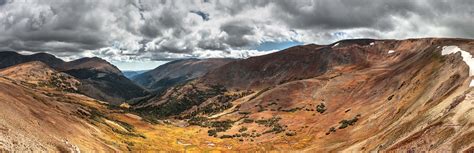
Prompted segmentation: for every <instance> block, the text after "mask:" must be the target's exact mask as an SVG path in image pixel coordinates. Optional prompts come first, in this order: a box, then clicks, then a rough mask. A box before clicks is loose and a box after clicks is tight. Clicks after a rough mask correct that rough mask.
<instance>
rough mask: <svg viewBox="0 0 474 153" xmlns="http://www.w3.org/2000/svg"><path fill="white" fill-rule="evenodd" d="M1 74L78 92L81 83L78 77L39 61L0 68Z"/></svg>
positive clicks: (29, 83)
mask: <svg viewBox="0 0 474 153" xmlns="http://www.w3.org/2000/svg"><path fill="white" fill-rule="evenodd" d="M0 76H3V77H6V78H10V79H15V80H17V81H22V82H24V83H27V84H28V85H30V86H34V87H36V86H38V87H44V88H55V89H58V90H60V91H69V92H78V90H79V89H78V87H79V86H80V85H81V82H80V81H78V80H76V78H74V77H72V76H70V75H68V74H65V73H61V72H58V71H56V70H54V69H52V68H51V67H49V66H48V65H46V64H44V63H42V62H39V61H33V62H27V63H23V64H19V65H15V66H12V67H8V68H5V69H0Z"/></svg>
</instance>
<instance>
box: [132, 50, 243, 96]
mask: <svg viewBox="0 0 474 153" xmlns="http://www.w3.org/2000/svg"><path fill="white" fill-rule="evenodd" d="M232 61H236V59H230V58H211V59H183V60H176V61H172V62H169V63H166V64H163V65H161V66H159V67H157V68H155V69H153V70H150V71H147V72H145V73H142V74H139V75H136V76H134V77H132V80H133V81H134V82H136V83H137V84H139V85H141V86H143V87H145V88H148V89H150V90H155V91H156V90H162V89H167V88H168V87H171V86H174V85H177V84H180V83H183V82H186V81H189V80H192V79H195V78H198V77H201V76H203V75H204V74H206V73H207V72H209V71H212V70H214V69H216V68H218V67H221V66H222V65H225V64H227V63H229V62H232Z"/></svg>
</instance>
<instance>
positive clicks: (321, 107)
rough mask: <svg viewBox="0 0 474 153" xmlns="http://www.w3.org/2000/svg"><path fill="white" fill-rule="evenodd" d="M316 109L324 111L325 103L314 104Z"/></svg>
mask: <svg viewBox="0 0 474 153" xmlns="http://www.w3.org/2000/svg"><path fill="white" fill-rule="evenodd" d="M316 111H317V112H319V113H321V114H322V113H324V112H325V111H326V105H324V103H320V104H319V105H318V106H316Z"/></svg>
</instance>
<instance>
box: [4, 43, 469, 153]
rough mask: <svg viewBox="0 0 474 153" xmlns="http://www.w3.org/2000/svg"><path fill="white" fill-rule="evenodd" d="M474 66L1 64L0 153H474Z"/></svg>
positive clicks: (440, 61)
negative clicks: (140, 68)
mask: <svg viewBox="0 0 474 153" xmlns="http://www.w3.org/2000/svg"><path fill="white" fill-rule="evenodd" d="M473 53H474V40H470V39H447V38H424V39H407V40H374V39H353V40H342V41H338V42H335V43H332V44H328V45H316V44H308V45H302V46H295V47H291V48H288V49H285V50H282V51H279V52H275V53H272V54H268V55H263V56H258V57H251V58H248V59H183V60H177V61H172V62H169V63H166V64H164V65H160V66H159V67H157V68H155V69H153V70H150V71H146V72H121V71H120V70H119V69H117V67H115V66H113V65H112V64H110V63H108V62H107V61H105V60H102V59H100V58H83V59H78V60H75V61H70V62H65V61H63V60H61V59H58V58H56V57H54V56H53V55H49V54H45V53H39V54H33V55H20V54H17V53H15V52H0V108H2V109H0V116H1V118H0V152H2V151H3V150H5V151H18V152H28V151H31V150H35V151H36V150H38V151H42V152H77V151H84V152H96V151H104V152H127V151H157V150H158V151H165V152H181V151H183V150H189V151H195V152H206V151H221V152H233V151H236V152H271V151H275V152H292V151H296V152H412V151H415V150H416V152H423V151H424V152H472V151H473V150H474V146H473V145H474V138H473V130H472V128H473V123H474V117H473V113H474V111H473V110H474V105H473V101H474V100H473V97H474V90H472V86H473V83H472V79H473V77H472V75H473V74H471V73H470V71H471V70H472V69H473V68H472V67H471V66H472V64H473V63H472V62H471V61H472V57H471V56H469V55H471V54H473ZM139 73H140V74H139ZM124 75H127V76H128V77H129V78H131V79H129V78H127V77H125V76H124Z"/></svg>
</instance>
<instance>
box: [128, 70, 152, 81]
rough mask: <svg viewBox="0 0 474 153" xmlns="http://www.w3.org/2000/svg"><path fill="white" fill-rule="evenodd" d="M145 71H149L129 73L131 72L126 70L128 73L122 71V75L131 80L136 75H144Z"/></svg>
mask: <svg viewBox="0 0 474 153" xmlns="http://www.w3.org/2000/svg"><path fill="white" fill-rule="evenodd" d="M147 71H150V70H140V71H131V70H128V71H122V73H123V75H124V76H125V77H127V78H129V79H131V78H133V77H134V76H136V75H139V74H142V73H145V72H147Z"/></svg>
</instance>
